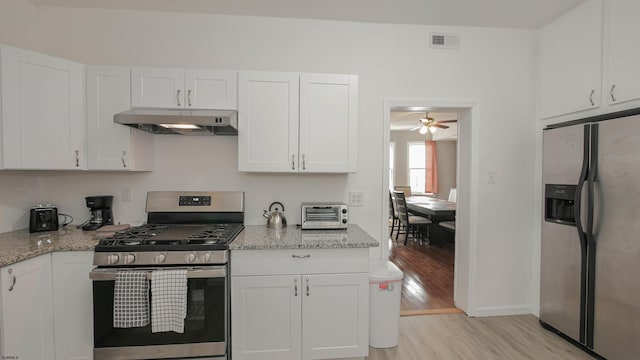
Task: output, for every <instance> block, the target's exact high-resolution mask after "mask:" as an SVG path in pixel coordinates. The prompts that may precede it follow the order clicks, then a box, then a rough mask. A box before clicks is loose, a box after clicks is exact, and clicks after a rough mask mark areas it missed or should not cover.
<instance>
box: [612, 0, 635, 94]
mask: <svg viewBox="0 0 640 360" xmlns="http://www.w3.org/2000/svg"><path fill="white" fill-rule="evenodd" d="M638 14H640V1H638V0H609V2H608V3H607V20H608V21H607V25H608V26H607V30H608V36H607V44H608V49H607V50H608V57H607V59H608V67H607V68H608V76H607V78H608V82H607V85H608V86H607V88H606V91H607V92H606V94H605V96H606V97H607V101H608V103H609V104H618V103H624V102H627V101H630V100H637V99H640V66H638V64H640V49H639V48H638V46H637V43H638V34H639V33H640V21H638Z"/></svg>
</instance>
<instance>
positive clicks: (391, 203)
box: [389, 190, 400, 236]
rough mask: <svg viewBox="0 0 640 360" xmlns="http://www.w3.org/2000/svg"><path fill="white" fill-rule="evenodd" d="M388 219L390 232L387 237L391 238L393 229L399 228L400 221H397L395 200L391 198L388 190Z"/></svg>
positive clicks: (391, 195)
mask: <svg viewBox="0 0 640 360" xmlns="http://www.w3.org/2000/svg"><path fill="white" fill-rule="evenodd" d="M389 219H390V220H391V232H390V233H389V236H393V231H394V230H393V229H394V228H396V227H398V228H400V219H398V207H397V206H396V200H395V199H394V198H393V194H392V193H391V190H389Z"/></svg>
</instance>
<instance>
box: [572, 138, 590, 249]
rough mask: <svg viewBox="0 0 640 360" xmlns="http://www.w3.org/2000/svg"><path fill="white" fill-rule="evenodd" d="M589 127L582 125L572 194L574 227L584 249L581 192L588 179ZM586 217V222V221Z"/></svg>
mask: <svg viewBox="0 0 640 360" xmlns="http://www.w3.org/2000/svg"><path fill="white" fill-rule="evenodd" d="M590 130H591V129H590V127H589V125H586V126H585V127H584V146H583V152H582V168H581V170H580V179H579V180H578V186H576V193H575V196H574V208H575V217H576V228H577V229H578V235H579V236H580V243H581V244H580V245H581V247H582V249H583V250H585V248H586V245H587V239H586V237H587V236H586V234H585V228H584V224H583V223H582V192H583V189H584V185H585V183H587V180H588V179H589V143H590V134H591V131H590ZM588 222H589V221H588V219H587V223H588Z"/></svg>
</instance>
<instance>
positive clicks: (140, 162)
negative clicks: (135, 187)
mask: <svg viewBox="0 0 640 360" xmlns="http://www.w3.org/2000/svg"><path fill="white" fill-rule="evenodd" d="M130 73H131V70H130V68H128V67H106V66H89V67H88V68H87V148H88V158H89V159H88V160H89V162H88V168H89V169H90V170H152V169H153V153H154V142H153V134H150V133H147V132H144V131H141V130H136V129H133V128H131V127H129V126H125V125H121V124H115V123H114V122H113V115H115V114H117V113H119V112H122V111H126V110H129V109H130V108H131V75H130Z"/></svg>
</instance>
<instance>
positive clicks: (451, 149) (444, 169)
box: [390, 131, 457, 199]
mask: <svg viewBox="0 0 640 360" xmlns="http://www.w3.org/2000/svg"><path fill="white" fill-rule="evenodd" d="M390 135H391V137H390V140H391V141H392V142H395V152H396V153H395V155H396V156H395V168H394V175H393V176H394V181H395V185H408V184H409V176H408V171H407V169H408V166H409V165H408V162H407V161H408V155H407V143H408V142H409V141H424V140H425V135H422V134H420V133H419V132H417V131H391V134H390ZM456 147H457V146H456V141H436V156H437V158H438V190H439V191H438V193H436V194H435V197H437V198H438V199H447V198H448V197H449V189H451V188H454V187H456V158H457V155H456Z"/></svg>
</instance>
